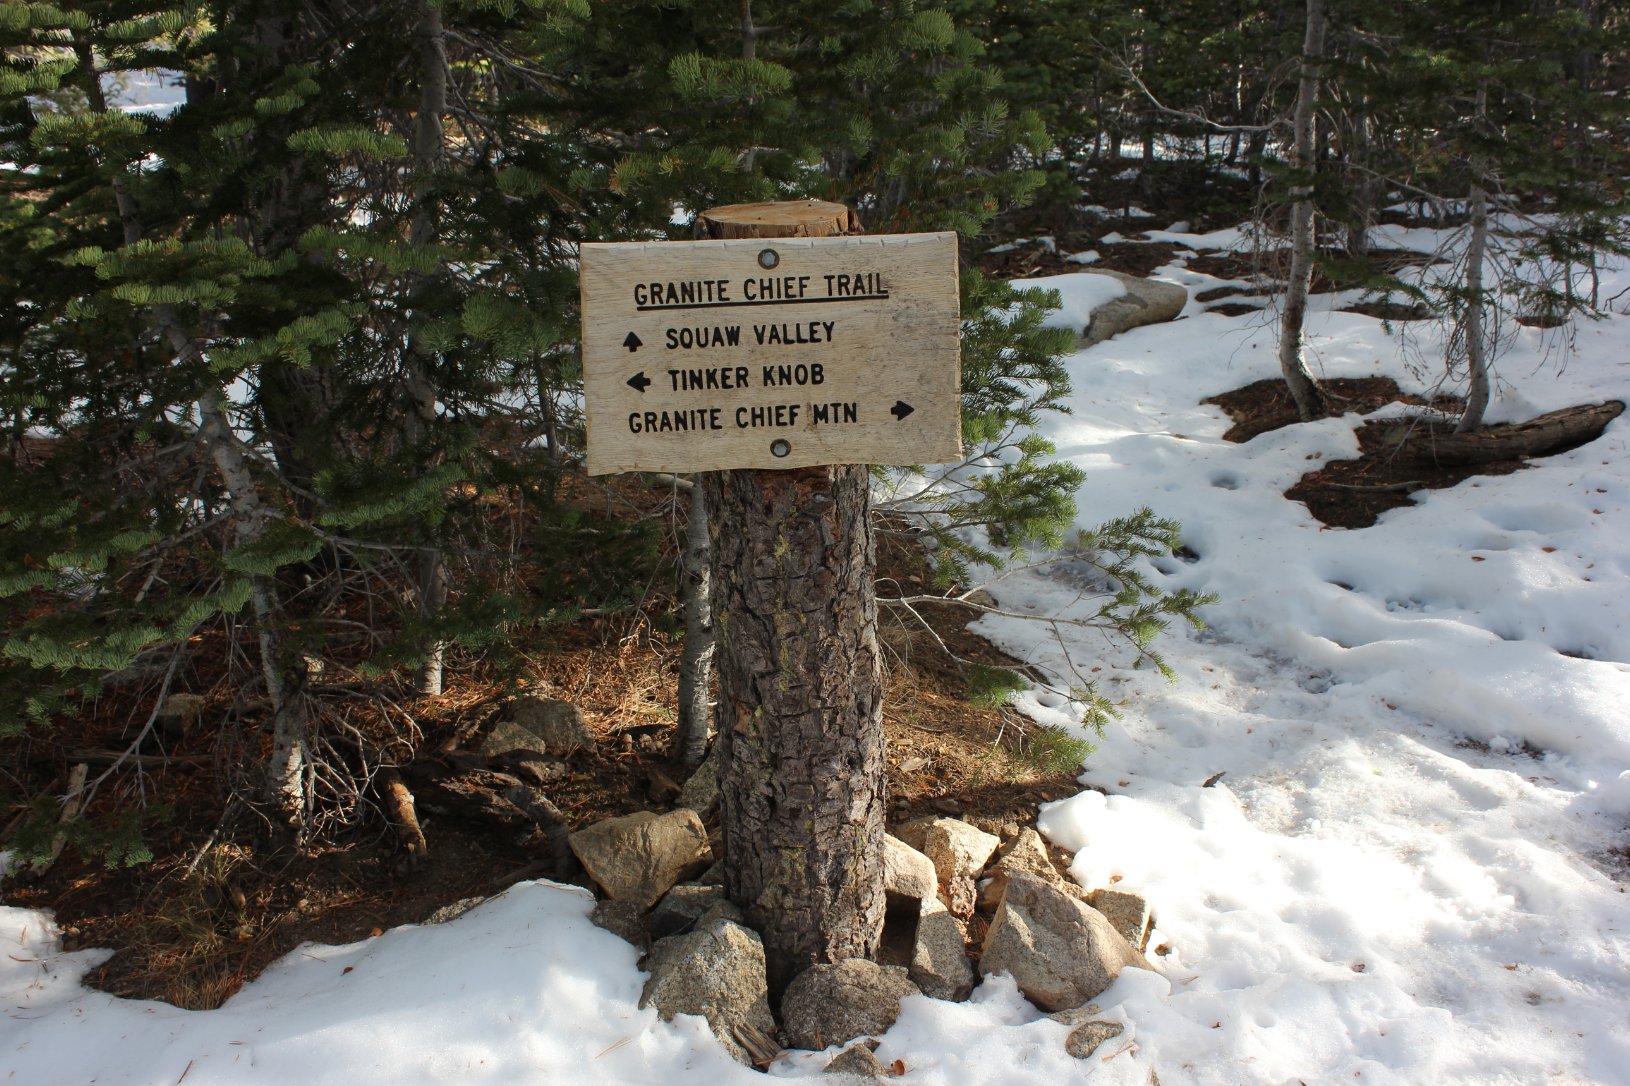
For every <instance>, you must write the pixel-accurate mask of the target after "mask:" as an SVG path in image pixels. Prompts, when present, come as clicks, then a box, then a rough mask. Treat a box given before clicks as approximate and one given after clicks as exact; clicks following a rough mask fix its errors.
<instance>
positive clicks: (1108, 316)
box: [1080, 270, 1189, 347]
mask: <svg viewBox="0 0 1630 1086" xmlns="http://www.w3.org/2000/svg"><path fill="white" fill-rule="evenodd" d="M1088 274H1091V275H1106V276H1109V277H1110V278H1112V279H1117V280H1119V281H1120V283H1121V285H1122V286H1124V287H1125V288H1126V293H1125V294H1124V295H1122V296H1121V297H1119V298H1116V299H1114V300H1112V301H1109V302H1105V303H1104V304H1103V305H1101V306H1099V307H1098V308H1097V309H1094V310H1093V311H1092V316H1091V317H1089V318H1088V321H1087V326H1086V328H1085V329H1083V330H1082V333H1081V344H1080V345H1081V346H1083V347H1090V346H1091V345H1093V344H1094V343H1101V342H1103V341H1104V340H1106V339H1108V338H1110V337H1111V336H1115V335H1119V334H1120V333H1122V332H1125V331H1127V330H1129V329H1132V328H1138V327H1141V326H1143V325H1145V324H1159V323H1161V322H1162V321H1169V320H1174V319H1175V318H1176V317H1177V315H1178V314H1179V313H1181V312H1182V311H1183V307H1184V305H1186V304H1187V303H1188V300H1189V295H1188V291H1186V290H1184V289H1183V288H1182V287H1180V286H1177V285H1176V284H1175V283H1164V282H1161V281H1159V280H1157V279H1144V278H1141V277H1140V276H1136V275H1126V274H1124V273H1122V272H1112V271H1107V270H1106V271H1093V272H1090V273H1088Z"/></svg>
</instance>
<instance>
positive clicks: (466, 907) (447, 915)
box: [300, 897, 487, 924]
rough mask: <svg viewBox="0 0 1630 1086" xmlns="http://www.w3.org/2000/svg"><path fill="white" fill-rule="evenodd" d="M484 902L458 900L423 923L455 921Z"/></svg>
mask: <svg viewBox="0 0 1630 1086" xmlns="http://www.w3.org/2000/svg"><path fill="white" fill-rule="evenodd" d="M485 900H487V899H486V898H484V897H466V898H460V899H459V900H458V901H455V902H453V903H452V904H451V905H443V906H442V907H441V908H439V909H437V910H436V911H435V912H433V913H431V914H430V915H429V916H427V917H425V918H424V922H425V923H426V924H445V923H447V922H448V921H449V920H457V919H458V918H459V917H461V916H463V915H464V914H465V913H467V912H469V911H470V910H471V909H473V908H475V907H476V906H477V905H479V904H481V903H482V902H483V901H485ZM307 904H308V902H306V901H304V900H302V901H301V902H300V905H301V907H302V908H304V907H305V906H306V905H307Z"/></svg>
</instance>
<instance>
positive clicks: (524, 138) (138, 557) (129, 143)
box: [0, 2, 581, 834]
mask: <svg viewBox="0 0 1630 1086" xmlns="http://www.w3.org/2000/svg"><path fill="white" fill-rule="evenodd" d="M577 14H581V10H578V11H577ZM371 15H373V16H374V17H376V18H378V19H379V20H381V25H384V24H385V23H387V22H395V23H397V24H399V25H405V26H409V27H412V28H413V32H412V33H411V34H409V35H408V36H407V37H406V38H405V39H403V38H398V37H393V36H389V35H373V36H365V37H364V38H363V39H360V40H357V41H350V40H349V39H348V38H347V37H345V36H343V35H336V34H333V33H331V31H332V29H333V28H332V27H331V26H330V25H329V22H328V20H329V18H330V15H329V13H327V12H325V11H324V10H321V9H316V8H311V9H306V8H288V9H280V10H275V11H269V10H265V9H263V8H261V7H259V6H257V5H252V4H235V3H223V4H216V5H209V6H205V7H202V8H189V9H185V10H181V11H175V10H169V9H163V8H160V7H158V6H156V5H154V6H149V7H145V8H144V7H141V6H139V5H135V4H125V3H120V4H86V5H78V6H73V7H70V8H68V9H66V10H61V9H57V8H53V7H50V6H46V5H37V6H25V5H8V6H7V8H6V21H5V23H4V25H3V27H0V32H3V33H4V34H5V36H6V37H5V44H6V61H7V64H6V68H5V69H4V75H5V81H4V83H3V84H0V147H3V151H0V160H4V161H7V162H9V163H12V164H14V165H12V166H9V167H7V168H6V170H5V173H4V175H3V177H0V184H3V186H4V187H3V195H4V199H5V204H4V209H3V217H0V249H3V252H4V257H5V259H6V260H7V262H8V265H9V266H11V267H14V268H16V269H17V270H18V272H19V274H18V275H17V276H16V278H15V279H8V280H7V281H6V284H5V290H6V292H7V294H8V295H9V297H8V299H7V300H8V301H9V302H10V303H11V304H10V305H9V306H8V307H7V312H8V314H9V315H10V317H9V318H8V322H7V324H6V326H5V328H4V332H3V336H4V343H5V348H6V351H7V355H6V360H5V363H4V365H5V367H6V378H7V380H6V384H5V390H4V400H3V402H0V412H3V417H4V422H5V432H6V435H7V445H6V453H7V456H6V458H5V464H4V468H3V470H4V471H5V472H6V479H5V481H6V482H7V484H8V490H7V495H8V497H7V499H6V508H5V509H4V511H3V512H0V557H3V562H4V564H3V566H0V571H3V573H0V578H3V583H4V585H5V589H6V591H5V593H4V600H3V601H0V605H3V606H4V608H5V629H6V640H5V642H4V645H3V649H4V657H5V661H6V665H7V667H8V670H9V672H10V674H8V678H9V679H12V680H14V681H10V682H8V683H7V684H6V687H7V695H5V696H6V697H8V698H9V702H8V704H6V705H5V706H4V717H5V723H6V725H7V727H9V728H10V729H11V730H16V729H18V728H38V727H40V726H41V725H42V723H43V722H45V721H46V720H47V719H48V718H49V717H50V716H51V714H52V713H54V712H57V711H60V710H63V709H66V708H68V707H70V706H71V704H72V703H73V699H74V697H75V696H76V695H84V694H85V693H87V692H89V691H91V690H94V689H95V687H96V685H97V683H98V682H99V681H100V680H101V677H102V676H103V675H105V674H107V673H109V672H116V671H120V670H121V669H123V670H126V671H128V670H129V668H130V665H132V664H133V663H134V664H138V665H139V664H142V663H143V662H144V661H146V660H147V659H149V658H153V657H155V656H156V657H157V659H158V660H159V662H160V664H161V665H163V664H164V661H166V660H168V661H169V664H168V666H167V668H166V669H164V670H163V674H164V676H165V678H164V680H163V681H162V682H161V683H160V684H159V686H160V689H159V690H158V697H160V698H162V696H163V693H164V690H165V689H168V688H170V687H171V686H172V685H173V682H172V680H174V678H175V676H176V675H178V674H182V673H184V672H185V664H184V656H185V653H186V651H187V649H186V646H187V645H188V644H189V637H190V636H191V635H193V634H195V632H196V631H198V630H199V629H200V628H202V627H204V626H206V625H211V626H212V628H221V627H220V623H222V622H230V621H235V620H236V619H237V617H238V616H239V613H240V612H243V611H245V610H246V611H247V612H248V625H249V627H250V629H251V631H252V633H253V640H252V642H251V644H252V645H253V649H252V651H251V658H252V659H254V660H255V661H256V666H255V669H254V670H255V674H256V675H257V676H258V685H259V686H260V688H261V689H262V691H263V694H264V696H265V698H266V699H267V701H268V702H269V704H270V710H269V713H268V717H267V721H266V725H267V728H266V731H267V736H266V739H265V741H266V742H268V743H269V750H270V754H269V755H267V754H263V755H261V760H260V763H259V764H260V765H261V766H262V769H261V772H260V773H259V774H258V775H259V778H260V781H259V784H258V786H257V788H256V791H258V792H259V793H260V794H261V795H262V796H264V797H265V798H266V799H267V800H268V801H270V803H271V804H272V806H273V807H275V808H276V809H277V811H278V813H279V818H280V820H282V821H284V822H286V823H287V824H288V825H289V826H290V827H291V829H293V830H294V831H295V833H296V834H302V833H305V832H308V831H310V830H311V829H312V828H313V826H314V823H313V814H314V812H315V811H316V809H317V808H319V807H326V808H327V809H328V810H329V811H330V813H332V811H333V808H334V807H335V805H336V804H337V805H339V806H340V807H344V806H345V805H347V804H354V803H355V802H356V801H357V799H358V798H359V796H358V793H357V787H358V785H357V781H356V780H355V778H354V771H353V770H352V769H351V768H349V767H350V766H351V765H353V764H354V763H355V761H356V759H357V757H358V756H359V755H360V757H361V758H362V759H363V761H364V762H367V761H369V760H371V759H375V758H377V757H379V753H378V752H376V751H369V750H366V749H364V750H361V751H355V750H350V749H349V748H343V749H342V748H341V747H336V746H335V740H334V739H333V737H332V736H330V735H327V734H326V733H325V732H323V731H322V730H321V729H318V728H317V727H316V721H317V720H318V719H319V716H320V710H319V707H318V705H317V703H316V701H315V700H314V699H315V698H316V694H315V692H314V690H313V686H312V674H313V671H314V668H317V667H326V666H328V665H329V663H330V662H331V661H332V660H334V659H335V658H336V655H335V652H336V649H337V647H338V646H339V645H340V644H342V643H343V642H344V640H345V635H344V633H343V631H344V630H345V629H346V628H347V627H346V626H345V624H344V622H343V621H342V620H341V616H340V612H341V609H342V607H343V606H344V600H345V599H346V598H348V595H350V594H354V593H357V592H363V591H366V592H367V593H368V594H369V596H370V598H372V599H375V600H376V601H378V600H381V599H382V600H383V602H385V603H386V604H387V608H386V611H387V613H386V614H384V615H381V616H380V618H381V619H383V621H382V622H381V623H379V625H380V626H381V627H382V628H381V629H378V630H377V631H375V632H374V633H373V634H371V635H370V637H371V646H370V649H371V651H368V652H365V653H364V654H363V659H362V660H361V661H360V662H361V663H363V664H364V665H365V666H366V667H370V668H372V669H374V670H376V671H377V670H380V669H388V668H390V667H391V666H393V665H397V664H418V663H423V662H425V661H426V660H427V659H428V660H431V661H434V660H435V659H436V657H437V656H438V654H439V652H440V651H441V649H440V646H443V645H445V644H447V643H448V642H450V641H457V640H459V639H466V640H473V641H476V642H478V643H489V642H491V641H492V640H493V638H494V637H495V635H496V634H497V633H499V632H500V631H502V630H503V629H504V628H505V625H506V624H507V623H511V622H515V621H518V620H522V619H524V618H525V613H526V612H525V608H524V601H523V599H522V598H521V597H520V596H519V595H517V594H516V593H514V592H513V591H503V590H501V589H502V586H504V585H505V584H506V583H507V584H511V585H512V584H514V582H515V578H514V577H513V576H512V575H510V574H506V573H505V572H504V570H503V569H502V568H501V567H502V562H501V561H500V562H494V563H488V562H487V560H486V559H485V558H484V557H483V555H484V553H485V552H484V549H483V539H484V536H483V533H484V532H485V531H486V529H485V526H484V525H485V521H486V514H485V512H484V510H483V507H482V503H481V502H480V500H479V499H480V496H481V494H482V493H483V492H485V491H486V490H489V489H491V488H492V487H496V486H500V485H503V486H510V487H519V488H520V491H521V492H522V493H532V494H535V495H539V496H542V495H544V494H545V490H546V482H545V481H546V479H547V478H548V476H549V475H550V474H551V473H553V472H555V471H557V470H558V468H559V466H560V464H561V463H562V461H563V459H564V456H565V455H566V452H565V450H566V448H567V445H568V442H569V440H570V439H569V433H568V432H567V431H569V429H570V420H569V419H562V418H561V417H560V415H559V414H558V413H556V414H551V413H550V412H548V411H542V412H540V414H541V415H542V416H543V417H544V419H545V422H544V424H543V425H542V426H541V429H542V430H543V431H544V433H543V436H544V437H545V438H546V439H547V441H548V449H547V452H546V453H540V454H536V455H532V456H530V457H522V458H520V460H519V461H517V459H516V458H515V457H514V456H513V455H511V454H507V453H506V454H502V455H499V454H496V453H495V451H494V450H492V449H491V447H490V445H491V441H490V439H491V437H492V436H493V433H494V427H495V426H496V425H497V424H498V422H499V421H500V420H515V419H521V418H524V417H525V415H524V414H523V413H522V412H521V411H518V410H516V409H515V408H513V407H509V406H505V404H504V399H505V396H506V395H508V396H509V397H511V398H514V399H519V398H522V397H524V398H525V399H527V400H529V401H530V402H532V403H533V404H538V405H541V404H553V403H555V402H557V401H556V395H557V393H562V392H564V391H565V389H566V386H567V382H569V380H570V379H571V376H572V373H571V368H572V366H573V365H574V363H573V362H572V360H571V356H570V352H569V344H568V342H566V341H565V339H564V336H563V335H562V330H563V329H564V328H566V327H568V320H569V317H568V314H569V302H570V301H571V288H572V277H571V272H570V268H569V265H568V257H569V253H568V250H567V247H566V244H565V242H564V240H563V238H564V237H565V236H566V234H567V231H566V230H565V229H564V228H563V226H562V218H563V216H562V215H560V214H559V213H558V212H559V209H560V206H561V205H562V204H563V203H564V202H565V198H564V197H563V195H562V190H561V187H560V184H559V179H560V173H561V170H560V167H559V166H558V165H557V164H555V163H553V162H552V161H550V160H549V159H548V158H547V157H546V156H543V155H540V153H539V146H538V145H539V144H540V143H543V142H544V141H543V140H542V139H540V138H539V137H538V133H539V132H541V131H542V128H543V126H542V125H541V124H540V122H538V120H537V119H536V114H535V111H531V110H529V108H528V104H527V101H526V99H527V96H528V95H529V94H531V93H532V91H533V90H534V88H535V86H536V82H537V76H536V73H535V72H533V71H532V70H531V69H530V68H528V67H527V66H525V65H524V64H510V65H507V66H506V63H505V62H506V61H507V60H508V59H509V58H511V57H513V55H514V54H513V52H512V50H513V48H514V46H515V45H516V43H517V41H519V40H524V35H522V34H521V30H522V29H524V27H525V25H527V24H528V23H530V24H533V25H535V24H537V23H541V22H545V21H548V20H551V19H555V18H563V17H569V16H570V15H571V10H570V9H560V8H549V9H546V10H543V11H540V10H539V9H537V8H527V9H525V10H524V13H523V12H509V13H506V12H505V11H504V10H501V9H499V8H495V7H490V6H488V5H485V4H482V3H479V2H477V3H473V4H471V5H469V6H466V7H454V6H450V5H449V6H446V7H435V6H432V5H429V4H418V3H407V4H381V5H378V6H376V8H375V9H373V10H372V11H371ZM517 24H520V25H519V26H518V25H517ZM449 25H456V27H457V31H458V36H457V41H458V43H459V44H458V47H457V48H454V47H452V46H451V45H450V44H449V43H450V42H451V41H452V38H451V36H450V35H449V34H448V33H447V27H448V26H449ZM469 43H475V44H474V45H471V44H469ZM494 58H497V59H494ZM154 71H167V72H171V73H175V76H176V78H179V79H182V80H184V85H185V98H184V101H183V102H182V104H181V105H180V106H178V107H177V108H175V109H174V110H172V111H169V112H167V113H162V114H133V113H128V112H126V111H124V110H121V109H119V108H118V107H117V106H116V105H115V104H113V103H111V102H109V101H108V100H107V97H106V92H105V90H104V87H105V86H106V85H107V84H108V83H109V82H110V81H111V80H113V79H115V78H117V77H119V76H120V75H121V74H125V75H127V76H128V77H132V78H134V77H141V76H146V75H150V74H151V73H153V72H154ZM449 126H456V128H457V137H456V138H455V137H454V135H452V134H451V133H450V132H449V131H448V128H449ZM110 366H111V367H112V368H111V369H110ZM506 436H508V437H510V439H511V440H514V441H515V442H516V443H517V445H519V446H521V447H525V445H526V444H527V436H528V435H527V434H526V433H519V434H516V433H515V432H514V431H506ZM45 478H52V479H53V480H55V479H57V478H60V479H61V480H62V483H61V485H60V486H56V487H54V488H52V489H47V488H45V487H43V486H42V485H41V482H42V480H43V479H45ZM449 553H458V554H460V555H462V556H463V559H462V560H463V562H464V565H465V568H464V569H463V570H461V571H459V572H460V574H461V575H462V577H463V578H464V579H465V581H466V584H465V585H464V591H462V592H461V591H459V590H458V587H457V586H455V585H454V584H453V583H452V580H453V578H452V576H451V573H452V571H451V570H450V568H449V567H448V565H447V562H446V555H447V554H449ZM381 586H383V587H385V588H386V592H385V595H384V596H383V597H380V596H379V595H378V593H377V588H378V587H381ZM390 612H394V616H392V615H391V614H390ZM344 656H345V658H346V660H347V662H348V663H349V664H351V665H355V664H357V663H358V662H359V661H358V658H357V655H356V653H355V652H354V651H351V650H346V651H345V652H344ZM148 723H149V725H150V724H151V723H152V718H151V717H149V719H148ZM140 741H141V740H140V738H138V739H137V740H136V742H138V743H139V742H140ZM250 743H251V746H254V745H255V740H254V739H253V738H251V739H250ZM262 749H263V750H264V749H268V748H262Z"/></svg>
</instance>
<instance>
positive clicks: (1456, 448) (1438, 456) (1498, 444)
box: [1359, 400, 1624, 467]
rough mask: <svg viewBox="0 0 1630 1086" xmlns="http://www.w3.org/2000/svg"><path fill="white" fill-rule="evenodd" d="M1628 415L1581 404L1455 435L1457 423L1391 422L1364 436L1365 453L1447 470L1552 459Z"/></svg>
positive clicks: (1619, 407) (1614, 406)
mask: <svg viewBox="0 0 1630 1086" xmlns="http://www.w3.org/2000/svg"><path fill="white" fill-rule="evenodd" d="M1623 411H1624V404H1623V402H1622V401H1619V400H1609V401H1607V402H1606V403H1600V404H1580V405H1578V406H1576V407H1564V408H1562V409H1561V410H1560V411H1551V412H1548V413H1546V414H1544V415H1540V416H1538V417H1536V418H1532V419H1529V420H1528V421H1527V422H1518V423H1500V424H1496V425H1493V426H1484V427H1480V428H1479V429H1476V430H1471V431H1468V432H1467V433H1463V434H1462V433H1456V432H1455V431H1454V426H1453V424H1452V423H1437V422H1430V421H1427V420H1425V419H1420V418H1414V419H1390V420H1388V421H1385V422H1371V423H1367V424H1366V425H1365V426H1364V428H1363V429H1362V430H1360V431H1359V443H1360V445H1361V446H1362V447H1363V448H1364V451H1366V452H1376V453H1383V454H1385V453H1387V452H1389V451H1390V452H1391V453H1392V455H1393V456H1394V457H1395V458H1396V459H1398V460H1400V461H1403V462H1405V463H1421V464H1431V465H1434V466H1438V467H1448V466H1451V465H1457V464H1489V463H1493V462H1495V461H1497V460H1521V459H1524V458H1527V457H1534V456H1550V455H1552V454H1554V453H1559V452H1566V451H1568V450H1569V449H1575V448H1578V447H1579V446H1580V445H1583V444H1585V443H1586V442H1589V441H1594V440H1595V439H1596V438H1598V437H1600V436H1601V435H1602V431H1603V430H1604V429H1606V428H1607V424H1608V423H1610V422H1612V421H1613V420H1614V419H1616V418H1618V417H1619V415H1620V414H1622V413H1623Z"/></svg>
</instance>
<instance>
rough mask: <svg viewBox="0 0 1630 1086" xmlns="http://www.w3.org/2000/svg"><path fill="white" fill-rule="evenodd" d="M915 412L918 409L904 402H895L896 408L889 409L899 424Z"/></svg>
mask: <svg viewBox="0 0 1630 1086" xmlns="http://www.w3.org/2000/svg"><path fill="white" fill-rule="evenodd" d="M915 410H917V409H916V408H915V407H912V406H911V405H910V404H908V403H906V402H905V401H904V400H895V401H894V406H893V407H891V408H889V414H891V415H893V416H894V418H895V421H896V422H898V421H899V420H901V419H903V418H905V417H906V416H907V415H909V414H911V413H912V412H913V411H915Z"/></svg>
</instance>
